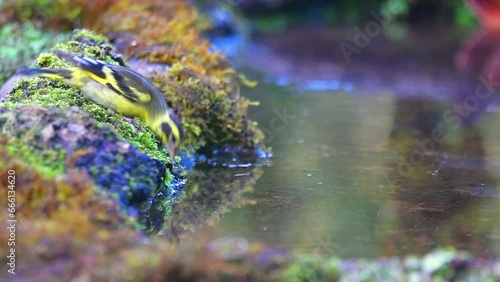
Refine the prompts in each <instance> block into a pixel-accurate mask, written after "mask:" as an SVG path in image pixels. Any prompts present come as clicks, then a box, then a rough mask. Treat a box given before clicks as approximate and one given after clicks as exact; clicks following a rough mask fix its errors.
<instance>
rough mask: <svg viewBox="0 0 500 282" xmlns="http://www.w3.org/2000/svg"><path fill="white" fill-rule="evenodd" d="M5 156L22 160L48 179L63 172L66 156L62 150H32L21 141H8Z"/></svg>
mask: <svg viewBox="0 0 500 282" xmlns="http://www.w3.org/2000/svg"><path fill="white" fill-rule="evenodd" d="M8 144H9V145H8V146H7V154H8V155H9V156H10V157H11V158H13V159H16V160H22V161H23V162H25V163H28V164H30V166H31V167H32V168H34V169H36V171H38V172H39V173H40V174H42V175H45V176H46V177H48V178H51V177H54V176H56V175H58V174H61V173H63V172H64V160H65V159H66V154H65V153H64V151H62V150H44V151H43V152H40V151H37V150H34V149H33V147H32V145H30V144H26V143H25V142H24V141H23V140H22V139H14V140H9V143H8Z"/></svg>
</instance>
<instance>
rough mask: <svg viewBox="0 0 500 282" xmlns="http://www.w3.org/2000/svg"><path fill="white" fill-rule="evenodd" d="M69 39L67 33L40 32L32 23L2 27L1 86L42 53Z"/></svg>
mask: <svg viewBox="0 0 500 282" xmlns="http://www.w3.org/2000/svg"><path fill="white" fill-rule="evenodd" d="M66 38H68V35H67V34H65V33H58V34H53V33H50V32H45V31H40V30H39V29H37V28H36V27H35V26H34V25H33V24H32V23H30V22H25V23H23V24H15V23H13V24H5V25H3V26H1V27H0V61H1V62H2V63H1V64H0V84H1V83H3V82H4V81H5V80H6V79H7V78H9V77H10V76H11V75H12V74H13V73H14V72H15V71H16V69H17V68H18V67H20V66H27V65H30V64H31V63H32V61H34V59H35V58H36V57H37V56H38V54H40V53H41V52H42V51H44V50H46V49H48V48H49V47H50V46H51V45H54V44H55V43H56V42H60V41H63V40H65V39H66Z"/></svg>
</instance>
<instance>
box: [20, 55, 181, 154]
mask: <svg viewBox="0 0 500 282" xmlns="http://www.w3.org/2000/svg"><path fill="white" fill-rule="evenodd" d="M56 54H57V55H58V56H59V57H61V58H64V59H66V60H68V61H69V62H71V63H73V64H75V67H71V68H64V69H36V68H22V69H20V70H19V71H18V74H19V75H21V76H40V77H47V78H51V79H55V80H60V81H63V82H64V83H66V84H67V85H69V86H72V87H76V88H79V89H81V90H82V93H83V94H84V95H85V96H86V97H87V98H89V99H91V100H93V101H94V102H96V103H98V104H101V105H103V106H105V107H108V108H111V109H113V110H115V111H117V112H119V113H121V114H123V115H125V116H130V117H138V118H140V119H141V120H143V121H144V122H145V123H146V124H147V125H148V126H149V127H150V128H151V130H153V132H155V134H156V135H158V137H159V138H160V139H161V141H162V142H163V143H164V144H165V145H166V147H167V149H168V151H169V155H170V156H171V157H174V156H175V154H176V152H177V149H178V147H179V145H180V143H181V141H182V139H183V135H184V131H183V128H182V124H181V123H180V121H179V118H178V117H177V115H176V114H175V113H174V111H173V110H172V109H171V108H169V107H168V105H167V102H166V101H165V98H164V97H163V95H162V93H161V92H160V90H158V89H157V88H156V87H155V86H154V85H153V84H152V83H151V82H150V81H149V80H147V79H146V78H145V77H143V76H142V75H140V74H139V73H137V72H135V71H133V70H131V69H129V68H127V67H122V66H116V65H112V64H108V63H106V62H103V61H99V60H94V59H91V58H87V57H82V56H77V55H72V54H68V53H66V52H63V51H56Z"/></svg>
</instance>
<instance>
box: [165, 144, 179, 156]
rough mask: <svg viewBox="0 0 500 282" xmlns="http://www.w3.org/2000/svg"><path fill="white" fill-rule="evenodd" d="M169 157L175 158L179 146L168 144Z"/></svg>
mask: <svg viewBox="0 0 500 282" xmlns="http://www.w3.org/2000/svg"><path fill="white" fill-rule="evenodd" d="M167 150H168V155H169V156H170V157H171V158H173V157H175V154H176V153H177V146H176V145H175V144H174V143H167Z"/></svg>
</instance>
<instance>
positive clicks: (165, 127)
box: [161, 122, 172, 140]
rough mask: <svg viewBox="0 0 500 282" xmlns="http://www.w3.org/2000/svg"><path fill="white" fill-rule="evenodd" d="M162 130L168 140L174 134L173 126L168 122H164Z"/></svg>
mask: <svg viewBox="0 0 500 282" xmlns="http://www.w3.org/2000/svg"><path fill="white" fill-rule="evenodd" d="M161 131H163V133H164V134H165V137H166V138H167V140H168V139H170V137H171V136H172V127H171V126H170V124H168V123H166V122H162V124H161Z"/></svg>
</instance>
